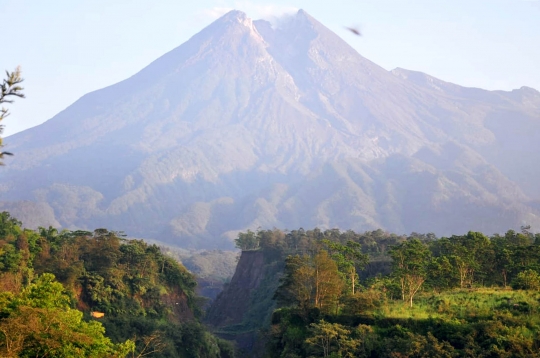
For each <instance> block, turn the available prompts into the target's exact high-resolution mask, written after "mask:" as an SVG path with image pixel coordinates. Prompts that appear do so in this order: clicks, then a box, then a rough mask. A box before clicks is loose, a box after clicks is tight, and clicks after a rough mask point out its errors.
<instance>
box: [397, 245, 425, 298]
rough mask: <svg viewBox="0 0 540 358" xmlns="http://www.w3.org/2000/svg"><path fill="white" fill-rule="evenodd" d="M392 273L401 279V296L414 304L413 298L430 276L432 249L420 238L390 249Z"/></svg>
mask: <svg viewBox="0 0 540 358" xmlns="http://www.w3.org/2000/svg"><path fill="white" fill-rule="evenodd" d="M390 256H391V257H392V267H393V272H392V274H393V275H394V276H395V277H396V278H397V280H398V281H399V285H400V287H401V297H402V299H403V301H408V302H409V306H410V307H412V305H413V298H414V296H415V295H416V293H417V292H418V290H420V288H421V287H422V285H423V284H424V282H425V281H426V278H427V276H428V268H429V265H430V263H431V251H429V249H428V247H427V245H425V244H423V243H422V242H421V241H420V240H418V239H412V240H407V241H404V242H402V243H401V244H399V245H397V246H394V247H392V249H391V250H390Z"/></svg>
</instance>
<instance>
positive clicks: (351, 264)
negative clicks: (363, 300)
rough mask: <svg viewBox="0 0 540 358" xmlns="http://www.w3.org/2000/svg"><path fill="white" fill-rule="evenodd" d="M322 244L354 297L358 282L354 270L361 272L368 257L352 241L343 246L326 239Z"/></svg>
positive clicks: (357, 244)
mask: <svg viewBox="0 0 540 358" xmlns="http://www.w3.org/2000/svg"><path fill="white" fill-rule="evenodd" d="M323 243H324V244H325V245H326V246H327V248H328V250H329V252H330V253H331V256H332V259H333V260H334V261H335V262H336V263H337V265H338V268H339V271H340V272H341V273H342V274H343V276H344V277H345V280H346V281H347V283H348V284H349V285H350V288H351V293H352V294H353V295H354V293H355V292H356V286H357V282H358V273H357V271H356V270H357V269H360V270H363V269H364V267H366V265H367V264H368V261H369V258H368V255H367V254H364V253H362V248H361V245H360V244H359V243H357V242H354V241H352V240H349V241H347V243H346V244H345V245H343V244H340V243H339V242H334V241H330V240H328V239H325V240H323Z"/></svg>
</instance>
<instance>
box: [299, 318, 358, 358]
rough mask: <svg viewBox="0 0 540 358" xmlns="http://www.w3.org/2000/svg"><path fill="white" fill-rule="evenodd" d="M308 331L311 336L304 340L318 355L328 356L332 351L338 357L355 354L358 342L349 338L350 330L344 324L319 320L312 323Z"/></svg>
mask: <svg viewBox="0 0 540 358" xmlns="http://www.w3.org/2000/svg"><path fill="white" fill-rule="evenodd" d="M309 331H310V335H311V336H310V337H309V338H307V339H306V341H305V342H306V344H307V346H308V347H310V350H311V351H312V352H314V353H315V354H317V356H318V357H321V356H322V357H329V356H330V355H331V354H332V353H337V356H338V357H354V356H355V355H354V351H355V350H356V348H357V346H358V342H356V341H355V340H353V339H351V337H350V334H351V331H350V330H348V329H346V328H345V327H344V326H342V325H340V324H338V323H329V322H326V321H325V320H321V321H320V322H318V323H312V324H311V325H310V329H309ZM321 353H322V355H321Z"/></svg>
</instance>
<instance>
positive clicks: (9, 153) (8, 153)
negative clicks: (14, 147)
mask: <svg viewBox="0 0 540 358" xmlns="http://www.w3.org/2000/svg"><path fill="white" fill-rule="evenodd" d="M2 155H13V153H11V152H2V153H0V157H1V156H2Z"/></svg>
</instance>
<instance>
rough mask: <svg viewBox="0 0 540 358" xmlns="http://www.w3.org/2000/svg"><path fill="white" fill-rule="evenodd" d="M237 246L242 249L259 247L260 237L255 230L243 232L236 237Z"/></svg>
mask: <svg viewBox="0 0 540 358" xmlns="http://www.w3.org/2000/svg"><path fill="white" fill-rule="evenodd" d="M234 243H235V244H236V247H237V248H239V249H240V250H242V251H246V250H256V249H258V248H259V237H258V236H257V234H255V233H254V232H253V231H251V230H248V231H247V232H245V233H244V232H241V233H239V234H238V238H236V239H234Z"/></svg>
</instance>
